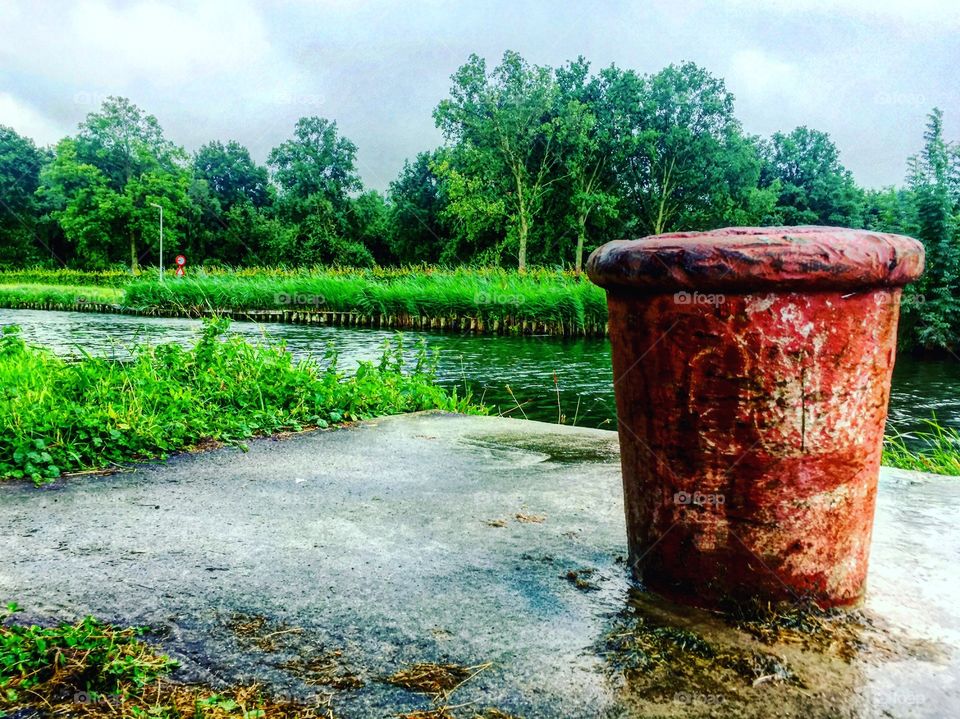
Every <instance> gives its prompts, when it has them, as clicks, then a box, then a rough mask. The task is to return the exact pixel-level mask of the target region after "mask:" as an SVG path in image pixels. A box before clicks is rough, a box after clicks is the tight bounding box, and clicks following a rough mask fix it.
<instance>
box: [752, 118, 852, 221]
mask: <svg viewBox="0 0 960 719" xmlns="http://www.w3.org/2000/svg"><path fill="white" fill-rule="evenodd" d="M762 154H763V172H762V175H761V185H762V186H764V187H769V188H771V190H773V192H775V193H776V196H777V200H776V202H777V204H776V207H775V208H774V209H773V210H772V212H771V214H770V218H769V221H770V222H771V223H772V224H777V225H834V226H841V227H860V226H861V225H862V224H863V214H862V211H863V192H862V190H860V189H859V188H858V187H857V186H856V184H855V183H854V181H853V174H852V173H851V172H850V171H849V170H847V169H846V168H845V167H843V165H841V164H840V153H839V151H838V150H837V147H836V145H834V144H833V141H832V140H831V139H830V136H829V135H827V133H825V132H819V131H817V130H811V129H809V128H807V127H798V128H796V129H795V130H794V131H793V132H791V133H789V134H783V133H782V132H775V133H774V134H773V137H771V138H770V142H768V143H764V144H763V145H762Z"/></svg>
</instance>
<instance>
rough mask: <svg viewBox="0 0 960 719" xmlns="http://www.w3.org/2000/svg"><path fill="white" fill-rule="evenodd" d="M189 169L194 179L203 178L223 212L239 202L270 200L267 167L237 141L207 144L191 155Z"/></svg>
mask: <svg viewBox="0 0 960 719" xmlns="http://www.w3.org/2000/svg"><path fill="white" fill-rule="evenodd" d="M193 172H194V175H195V176H196V177H197V179H200V180H206V182H207V184H208V185H209V187H210V191H211V193H212V194H213V196H214V197H216V198H217V200H218V201H219V202H220V206H221V207H222V208H223V209H224V211H226V210H229V209H230V208H231V207H233V206H234V205H236V204H238V203H241V202H249V203H250V204H251V205H253V206H254V207H258V208H259V207H265V206H267V205H269V204H270V202H271V199H272V192H273V188H272V187H271V186H270V178H269V175H268V174H267V168H265V167H261V166H260V165H257V164H256V163H255V162H254V161H253V158H251V157H250V151H249V150H247V148H246V147H244V146H243V145H241V144H240V143H239V142H235V141H233V140H231V141H230V142H228V143H227V144H226V145H224V144H223V143H221V142H219V141H217V140H214V141H213V142H209V143H207V144H206V145H204V146H203V147H201V148H200V149H199V150H198V151H197V154H196V155H194V158H193Z"/></svg>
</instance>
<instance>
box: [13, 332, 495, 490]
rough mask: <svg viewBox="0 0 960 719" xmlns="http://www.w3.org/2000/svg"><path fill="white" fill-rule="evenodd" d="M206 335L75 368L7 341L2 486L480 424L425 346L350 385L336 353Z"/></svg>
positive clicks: (361, 370)
mask: <svg viewBox="0 0 960 719" xmlns="http://www.w3.org/2000/svg"><path fill="white" fill-rule="evenodd" d="M228 324H229V323H228V322H226V321H224V320H213V321H209V322H207V323H206V324H205V326H204V330H203V333H202V335H201V336H200V338H199V339H198V340H197V342H196V344H195V345H194V346H193V347H191V348H184V347H182V346H180V345H178V344H161V345H157V346H153V347H150V346H140V347H136V348H134V349H133V358H132V359H131V360H130V361H129V362H115V361H111V360H107V359H104V358H98V357H92V356H86V357H85V358H83V359H82V360H80V361H76V362H69V361H65V360H63V359H61V358H59V357H56V356H55V355H53V354H52V353H50V352H48V351H45V350H41V349H37V348H33V347H30V346H28V345H26V344H25V343H24V342H23V340H22V339H21V338H20V336H19V333H18V332H17V331H15V330H11V329H10V328H6V329H5V330H4V335H3V336H2V337H0V479H10V478H30V479H32V480H33V481H34V482H37V483H42V482H45V481H49V480H51V479H53V478H55V477H57V476H59V475H60V474H61V473H63V472H75V471H81V470H88V469H103V468H108V467H112V466H115V465H118V464H121V463H126V462H130V461H133V460H140V459H147V458H152V457H163V456H165V455H167V454H169V453H171V452H176V451H179V450H184V449H188V448H191V447H195V446H197V445H200V444H202V443H206V442H210V441H214V442H239V441H241V440H243V439H245V438H248V437H251V436H255V435H265V434H271V433H275V432H280V431H288V430H294V431H295V430H300V429H302V428H305V427H326V426H329V425H331V424H336V423H340V422H347V421H352V420H360V419H367V418H370V417H374V416H379V415H388V414H400V413H403V412H412V411H418V410H425V409H442V410H448V411H457V412H482V411H485V410H484V409H483V408H482V407H478V406H476V405H474V404H473V403H472V402H471V397H470V395H469V393H468V394H466V396H463V397H461V396H459V395H458V394H457V392H456V390H454V391H452V392H448V391H447V390H444V389H442V388H440V387H438V386H437V384H436V381H435V379H436V377H435V374H436V361H437V357H436V355H428V354H427V352H426V349H425V346H423V345H421V346H420V349H419V352H418V353H417V357H416V362H415V365H414V366H413V367H412V368H410V369H409V370H406V369H405V368H404V349H403V345H402V340H401V339H399V338H398V339H397V340H396V341H395V342H394V343H391V344H389V345H388V346H385V348H384V352H383V355H382V357H381V360H380V361H379V363H369V362H367V363H361V364H360V365H359V367H358V369H357V371H356V372H355V373H353V374H351V375H350V376H347V375H346V374H345V373H343V372H342V371H341V370H340V369H339V368H338V366H337V358H336V355H335V354H333V353H332V352H329V353H328V354H327V356H326V357H325V358H324V360H323V361H316V360H306V361H300V362H297V361H295V360H294V359H293V358H292V356H291V355H290V354H289V353H288V352H287V351H286V350H285V349H284V347H283V345H282V344H277V345H266V346H263V345H251V344H248V343H247V342H246V341H244V340H243V339H242V338H240V337H237V336H235V335H231V336H228V335H227V334H225V332H226V329H227V326H228Z"/></svg>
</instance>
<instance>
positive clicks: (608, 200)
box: [556, 57, 619, 274]
mask: <svg viewBox="0 0 960 719" xmlns="http://www.w3.org/2000/svg"><path fill="white" fill-rule="evenodd" d="M589 71H590V64H589V63H588V62H587V61H586V60H585V59H584V58H583V57H579V58H577V60H576V61H575V62H571V63H568V64H567V65H566V66H565V67H562V68H560V69H558V70H557V73H556V76H557V85H558V88H559V92H558V96H559V101H560V107H559V108H558V109H557V116H558V117H559V118H560V122H559V127H560V133H559V134H560V141H561V155H562V157H563V168H564V171H565V178H566V180H567V183H568V185H569V193H568V195H569V197H568V203H569V211H568V213H567V215H568V217H570V218H571V220H572V224H573V227H574V231H575V232H576V236H577V245H576V249H575V251H574V269H575V270H576V272H577V273H578V274H579V273H580V270H581V268H582V266H583V250H584V246H585V244H586V239H587V222H588V220H589V219H590V217H591V215H594V216H595V217H596V216H599V217H601V218H603V217H616V215H617V204H618V200H619V198H618V196H617V194H616V188H615V186H614V182H613V179H614V178H613V175H612V173H611V171H610V162H609V159H610V156H611V154H612V152H613V148H612V147H611V133H610V128H609V127H608V126H607V125H605V124H604V123H602V122H601V121H600V117H598V113H597V109H596V108H597V107H598V106H599V105H600V104H601V103H602V102H603V100H604V98H603V97H602V91H603V86H602V85H601V83H599V82H597V81H596V80H594V81H589Z"/></svg>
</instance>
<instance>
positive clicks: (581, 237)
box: [575, 212, 587, 275]
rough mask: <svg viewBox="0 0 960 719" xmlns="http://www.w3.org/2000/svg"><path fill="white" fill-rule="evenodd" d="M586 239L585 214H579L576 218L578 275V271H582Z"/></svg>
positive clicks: (578, 272)
mask: <svg viewBox="0 0 960 719" xmlns="http://www.w3.org/2000/svg"><path fill="white" fill-rule="evenodd" d="M586 239H587V214H586V213H585V212H581V213H580V214H579V215H578V216H577V257H576V265H575V267H576V273H577V274H578V275H579V274H580V271H581V270H582V269H583V245H584V244H585V242H586Z"/></svg>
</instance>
